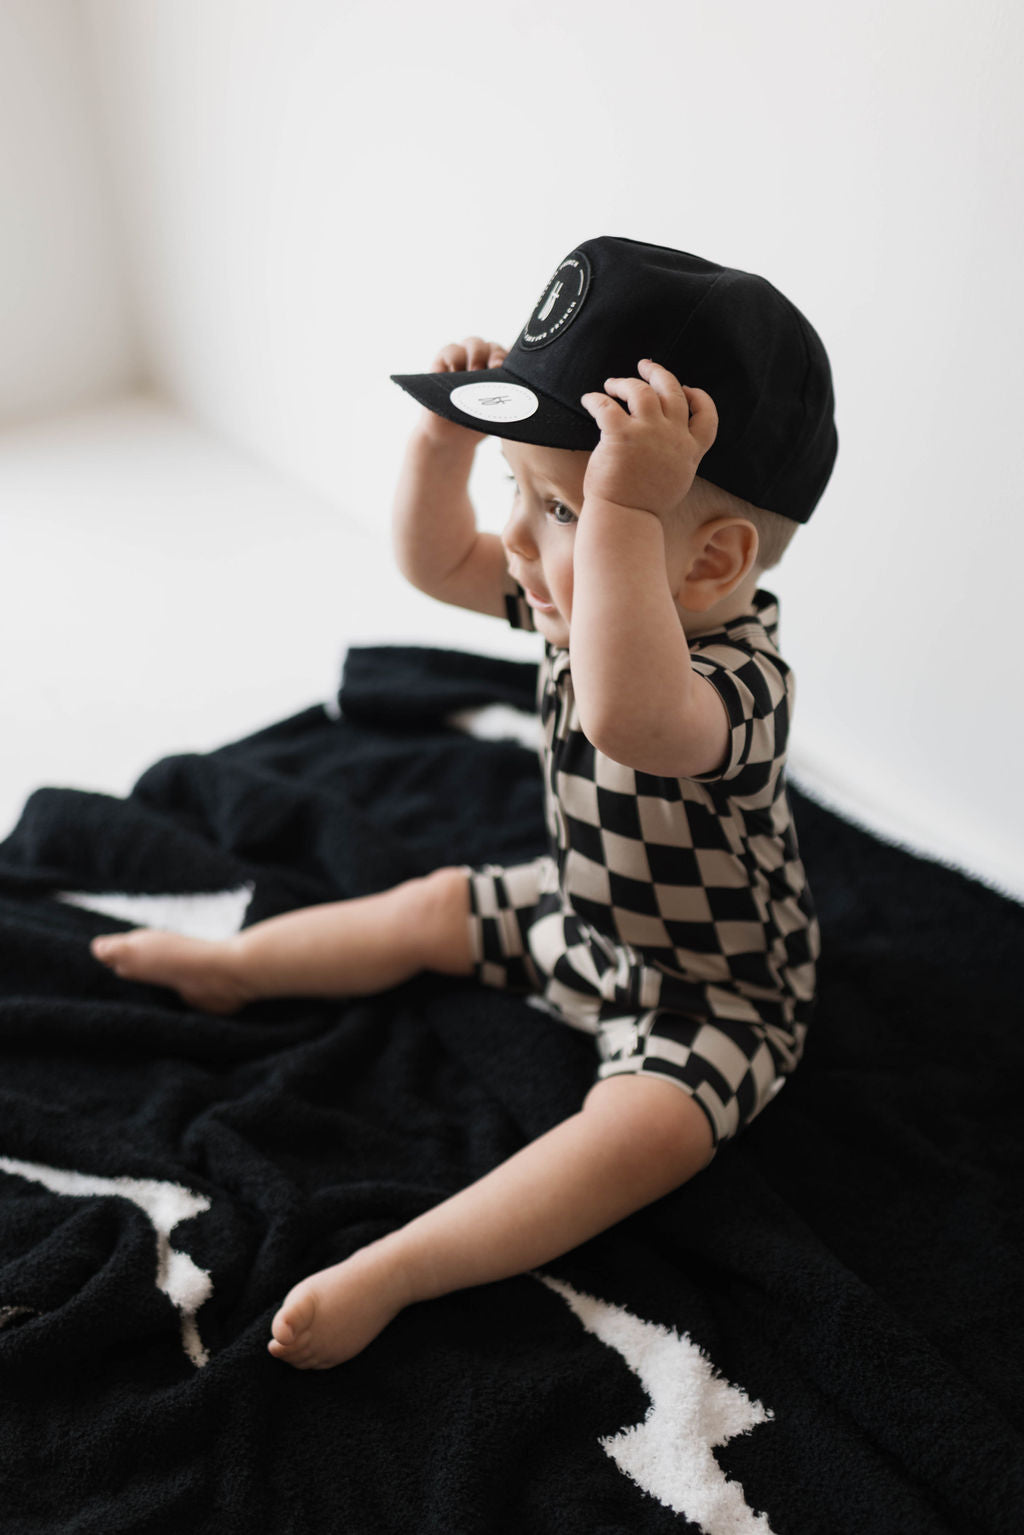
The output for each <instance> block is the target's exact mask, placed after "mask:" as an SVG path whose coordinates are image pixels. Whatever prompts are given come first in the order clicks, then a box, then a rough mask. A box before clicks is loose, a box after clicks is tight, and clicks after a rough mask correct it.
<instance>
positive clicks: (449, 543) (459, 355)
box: [392, 336, 506, 618]
mask: <svg viewBox="0 0 1024 1535" xmlns="http://www.w3.org/2000/svg"><path fill="white" fill-rule="evenodd" d="M504 360H505V350H504V348H503V347H500V346H498V345H496V344H495V343H494V342H487V341H483V340H481V338H480V337H479V336H470V337H469V338H468V339H467V340H466V341H462V342H454V343H452V345H451V346H447V347H445V348H444V350H443V351H442V352H440V353H439V354H438V356H437V357H436V358H435V359H434V364H433V370H432V371H433V372H435V373H461V372H464V371H466V370H475V369H478V368H497V367H500V365H501V364H502V363H503V362H504ZM482 441H483V437H482V434H481V433H479V432H473V431H470V430H469V429H468V428H467V427H464V426H459V425H458V424H457V423H456V422H454V421H446V420H445V418H444V417H443V416H439V415H437V414H436V413H435V412H434V411H430V410H424V411H423V412H422V413H421V417H420V421H419V424H418V426H417V427H416V430H415V431H414V432H413V434H412V437H411V438H410V441H409V445H408V447H407V449H406V454H405V460H404V462H403V465H402V472H401V476H400V478H399V482H398V486H397V489H396V491H395V500H394V511H393V515H392V536H393V542H394V549H395V558H396V560H397V562H398V567H399V569H400V570H401V572H402V574H403V575H404V576H405V578H406V580H408V581H410V582H411V583H412V585H413V586H416V587H419V589H420V591H424V592H427V593H428V594H429V595H430V596H431V597H437V598H438V599H439V600H440V601H441V602H450V603H453V604H454V605H455V606H456V607H463V608H472V609H473V610H474V611H475V612H480V613H490V614H492V615H494V616H495V617H497V618H501V617H503V616H504V613H505V606H504V599H503V590H504V585H505V570H506V563H505V554H504V550H503V549H502V546H501V540H500V539H499V538H498V537H497V535H496V534H494V533H480V532H479V531H478V530H477V525H476V514H475V512H474V511H473V505H472V502H471V501H470V499H469V493H468V489H467V487H468V484H469V475H470V470H471V469H472V467H473V457H474V454H475V453H476V449H477V446H478V444H479V443H480V442H482Z"/></svg>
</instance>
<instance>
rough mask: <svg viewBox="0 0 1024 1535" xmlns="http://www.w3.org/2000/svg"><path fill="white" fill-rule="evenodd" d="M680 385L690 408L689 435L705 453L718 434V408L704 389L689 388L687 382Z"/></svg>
mask: <svg viewBox="0 0 1024 1535" xmlns="http://www.w3.org/2000/svg"><path fill="white" fill-rule="evenodd" d="M680 387H681V388H682V391H683V394H684V395H685V396H686V403H687V405H688V406H689V410H690V436H691V437H693V439H694V440H695V442H696V443H697V446H698V447H699V448H700V451H701V452H702V453H706V452H707V451H708V449H709V448H710V446H711V444H712V443H713V442H714V440H715V438H716V437H717V436H718V408H717V406H716V405H715V402H714V400H713V399H712V398H711V396H710V395H709V394H708V393H707V391H706V390H704V389H691V388H690V386H689V384H683V385H681V386H680Z"/></svg>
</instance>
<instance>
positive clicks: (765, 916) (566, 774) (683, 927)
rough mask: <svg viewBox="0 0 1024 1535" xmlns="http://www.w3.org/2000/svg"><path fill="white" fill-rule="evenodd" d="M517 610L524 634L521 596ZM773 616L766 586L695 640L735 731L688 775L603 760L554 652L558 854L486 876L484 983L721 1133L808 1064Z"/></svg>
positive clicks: (814, 948)
mask: <svg viewBox="0 0 1024 1535" xmlns="http://www.w3.org/2000/svg"><path fill="white" fill-rule="evenodd" d="M509 617H510V620H511V621H512V622H513V623H514V624H516V625H517V626H519V627H527V626H530V624H531V617H532V615H531V614H530V610H529V608H528V607H527V605H526V604H525V602H524V601H523V600H522V595H521V593H520V592H518V590H516V591H513V592H511V593H510V594H509ZM777 624H778V607H777V603H776V601H775V599H774V598H773V597H772V596H771V595H770V594H769V593H767V592H758V593H757V594H756V596H755V599H754V608H753V611H752V612H751V613H749V614H746V615H744V616H743V617H741V618H738V619H735V620H733V621H732V622H730V623H728V624H726V625H725V626H724V627H723V628H722V629H721V630H718V631H716V632H715V633H713V634H707V635H702V636H700V637H699V638H697V639H695V640H693V641H692V643H691V647H690V650H691V658H692V663H693V666H694V669H695V670H696V671H698V672H700V674H701V675H702V676H705V677H707V678H708V680H709V681H710V682H711V683H712V685H713V686H714V687H715V688H716V689H717V690H718V692H719V694H720V695H721V697H722V700H723V702H724V704H725V707H726V710H727V712H728V716H729V721H730V725H731V739H730V748H729V753H728V758H727V760H726V762H725V764H724V766H723V767H722V768H721V769H720V770H719V771H717V772H715V773H709V774H705V775H703V777H701V778H694V779H673V778H659V777H655V776H652V775H651V774H648V773H640V772H637V771H635V770H634V769H633V768H628V767H624V766H622V765H621V764H619V763H616V762H613V761H612V760H611V759H610V758H608V757H605V756H603V755H602V754H601V753H600V752H598V751H596V750H595V749H594V747H593V746H592V745H591V743H590V742H589V741H588V740H587V738H586V736H585V735H584V734H583V732H582V730H581V729H580V725H579V719H578V714H577V710H576V704H575V698H574V695H573V690H572V677H571V673H570V669H569V654H568V651H566V650H557V649H554V648H553V647H551V646H547V647H546V650H545V657H544V661H543V664H542V666H541V670H540V679H539V693H538V700H539V707H540V714H541V720H542V723H543V730H544V740H543V745H542V750H541V760H542V766H543V770H544V781H545V790H546V795H545V799H546V810H547V818H548V827H549V831H550V833H551V841H552V853H551V857H550V858H549V859H548V860H540V861H539V862H538V863H537V864H533V865H528V866H525V867H524V868H523V869H521V870H505V871H498V870H488V871H479V874H478V876H477V877H475V878H474V882H473V891H474V893H473V899H474V903H475V908H476V911H477V915H478V917H479V918H480V920H481V921H482V923H483V927H484V934H483V935H482V936H481V937H480V938H479V940H478V946H479V950H480V959H481V970H480V974H481V978H482V979H484V980H487V981H489V982H490V984H492V985H494V984H497V985H510V986H513V987H514V988H515V989H517V990H526V991H532V992H534V993H535V994H536V995H537V997H538V1000H539V1001H540V1002H541V1003H542V1005H545V1006H547V1007H549V1008H550V1009H551V1010H553V1011H555V1012H557V1013H558V1014H559V1015H560V1016H562V1017H564V1018H565V1019H566V1020H567V1021H569V1022H571V1023H575V1024H576V1025H577V1026H579V1027H584V1028H588V1029H591V1030H592V1031H593V1032H595V1033H597V1034H598V1035H599V1043H600V1049H601V1053H602V1057H603V1063H602V1066H601V1074H602V1075H611V1074H612V1073H614V1072H616V1071H620V1070H638V1069H644V1070H658V1071H660V1072H661V1073H662V1074H663V1075H668V1076H671V1077H673V1078H674V1079H675V1080H677V1081H679V1082H680V1085H683V1086H686V1087H688V1088H689V1090H691V1091H692V1092H693V1093H694V1095H695V1096H697V1097H698V1098H700V1100H701V1102H702V1104H703V1106H704V1107H705V1108H706V1109H707V1110H708V1112H709V1115H710V1117H711V1118H712V1121H713V1124H714V1126H715V1129H716V1134H717V1135H722V1134H731V1133H734V1131H735V1129H736V1128H738V1126H739V1124H742V1123H744V1122H745V1121H746V1119H748V1118H749V1117H750V1114H751V1112H757V1109H758V1108H760V1107H761V1105H762V1104H763V1103H764V1102H765V1101H767V1096H769V1095H770V1093H771V1091H772V1089H773V1087H774V1084H775V1083H776V1081H777V1080H778V1078H779V1076H780V1074H785V1073H786V1072H788V1071H789V1070H791V1069H792V1067H793V1066H794V1065H795V1064H796V1062H797V1060H798V1059H799V1057H800V1053H801V1050H802V1046H803V1039H804V1034H805V1032H806V1027H807V1023H808V1020H809V1017H810V1013H811V1009H812V1007H813V1000H814V990H815V961H816V958H817V954H818V947H819V939H818V927H817V922H816V920H815V916H814V909H813V905H812V902H811V898H810V894H809V891H808V888H807V881H806V878H805V875H804V869H803V865H802V863H801V861H800V854H799V849H798V846H797V841H796V834H795V831H794V828H793V823H792V819H791V816H790V810H789V804H788V800H787V797H786V792H785V781H784V775H783V767H784V762H785V750H786V738H787V734H788V729H789V715H790V709H791V704H792V687H793V684H792V675H791V673H790V670H789V668H788V666H787V665H786V663H785V662H784V661H783V660H782V658H781V657H780V656H779V654H778V651H777V649H776V645H775V637H776V633H777ZM499 913H500V917H499V915H498V914H499ZM488 949H490V950H491V951H492V952H491V953H490V954H488V953H487V950H488ZM509 966H511V967H512V968H511V969H509V968H508V967H509ZM613 1024H614V1028H613V1027H612V1025H613ZM631 1031H632V1032H631ZM613 1040H618V1041H619V1043H618V1044H614V1043H612V1041H613ZM622 1041H625V1042H626V1044H628V1045H629V1048H628V1049H626V1048H624V1046H623V1044H622ZM698 1062H700V1063H702V1064H698ZM711 1100H714V1101H713V1102H712V1101H711Z"/></svg>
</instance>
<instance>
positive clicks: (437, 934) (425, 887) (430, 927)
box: [406, 867, 473, 975]
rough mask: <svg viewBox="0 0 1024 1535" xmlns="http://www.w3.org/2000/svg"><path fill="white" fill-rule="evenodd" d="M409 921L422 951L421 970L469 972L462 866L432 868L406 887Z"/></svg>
mask: <svg viewBox="0 0 1024 1535" xmlns="http://www.w3.org/2000/svg"><path fill="white" fill-rule="evenodd" d="M406 889H407V890H408V893H409V899H410V904H411V907H412V912H411V920H412V921H413V922H414V923H415V931H416V934H417V937H418V939H419V942H420V945H421V950H422V966H423V969H424V970H437V971H440V972H441V974H442V975H469V974H470V973H471V972H472V969H473V950H472V940H471V937H470V922H469V914H470V902H469V875H468V874H467V872H466V870H465V869H460V868H454V867H453V868H443V869H435V870H434V872H433V873H432V874H426V875H424V876H423V877H422V878H420V879H415V880H410V882H409V885H408V886H407V887H406Z"/></svg>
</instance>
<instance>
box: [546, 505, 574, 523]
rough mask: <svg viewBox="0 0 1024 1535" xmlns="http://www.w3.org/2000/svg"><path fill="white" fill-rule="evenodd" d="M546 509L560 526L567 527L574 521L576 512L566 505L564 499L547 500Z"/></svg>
mask: <svg viewBox="0 0 1024 1535" xmlns="http://www.w3.org/2000/svg"><path fill="white" fill-rule="evenodd" d="M548 510H549V512H550V513H551V516H552V517H553V519H554V521H555V522H557V523H558V525H559V526H560V527H563V528H567V527H569V525H570V524H571V523H574V522H575V521H576V513H575V512H574V511H573V510H572V509H571V507H568V506H566V504H565V502H564V501H551V502H549V503H548Z"/></svg>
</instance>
